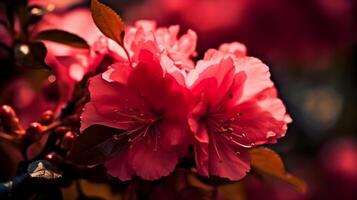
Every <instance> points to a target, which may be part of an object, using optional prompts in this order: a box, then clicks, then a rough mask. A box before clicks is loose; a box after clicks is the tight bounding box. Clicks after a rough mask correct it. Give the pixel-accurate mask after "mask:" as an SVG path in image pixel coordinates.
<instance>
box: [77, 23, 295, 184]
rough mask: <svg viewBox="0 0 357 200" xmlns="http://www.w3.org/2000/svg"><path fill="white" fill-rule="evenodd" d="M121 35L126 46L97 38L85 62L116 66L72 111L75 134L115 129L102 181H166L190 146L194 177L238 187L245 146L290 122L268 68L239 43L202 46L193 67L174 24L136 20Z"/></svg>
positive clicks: (189, 48) (188, 45) (192, 40)
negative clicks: (103, 60)
mask: <svg viewBox="0 0 357 200" xmlns="http://www.w3.org/2000/svg"><path fill="white" fill-rule="evenodd" d="M125 32H126V34H125V37H124V41H123V44H124V45H123V46H124V47H125V49H124V48H122V47H120V46H119V45H117V44H116V43H114V42H113V41H111V40H108V39H106V38H105V37H102V38H101V43H102V44H104V43H105V44H106V45H104V46H105V47H106V48H102V49H105V50H103V51H96V53H95V54H94V55H95V56H96V57H98V56H99V57H103V54H107V55H110V57H112V58H114V60H115V64H112V65H110V66H109V67H108V68H107V70H106V71H105V72H104V73H101V74H98V75H96V76H94V77H93V78H91V79H90V82H89V92H90V101H89V102H88V103H87V104H86V105H85V107H84V108H83V112H82V114H81V131H84V130H85V129H87V128H89V127H91V126H93V125H104V126H107V127H111V128H114V129H118V131H116V132H115V134H113V138H112V140H113V141H114V142H113V145H121V148H120V151H119V152H118V153H116V154H115V155H114V156H113V157H111V158H109V159H108V161H106V162H105V166H106V168H107V169H108V172H109V173H110V174H111V175H113V176H115V177H118V178H119V179H121V180H130V179H131V178H132V176H140V177H142V178H144V179H147V180H154V179H158V178H160V177H162V176H167V175H169V174H170V173H171V172H172V171H173V170H174V169H175V167H176V165H177V163H178V161H179V160H180V158H182V157H184V156H185V155H186V153H187V151H188V149H189V148H188V146H190V145H192V146H193V147H194V148H193V150H194V155H195V161H196V168H197V171H198V173H199V174H201V175H204V176H219V177H224V178H228V179H230V180H239V179H241V178H243V177H244V176H245V175H246V173H247V172H248V171H249V170H250V161H249V153H248V149H249V148H251V147H255V146H257V145H262V144H266V143H273V142H276V140H277V139H278V138H280V137H282V136H284V134H285V132H286V129H287V124H288V123H289V122H291V119H290V117H289V115H288V114H287V113H286V108H285V106H284V104H283V102H282V101H281V100H280V99H279V98H278V96H277V92H276V89H275V87H274V84H273V82H272V81H271V80H270V73H269V68H268V67H267V66H266V65H265V64H263V63H262V62H261V61H260V60H259V59H257V58H254V57H249V56H247V54H246V48H245V46H244V45H243V44H240V43H237V42H235V43H230V44H223V45H221V46H220V48H219V49H218V50H216V49H209V50H208V51H207V52H206V54H205V56H204V58H203V59H202V60H199V61H197V62H196V64H195V63H194V61H193V60H192V57H194V56H195V54H196V52H195V48H196V40H197V36H196V34H195V32H194V31H192V30H188V31H187V33H186V34H184V35H182V36H181V37H178V33H179V26H170V27H168V28H157V27H156V24H155V23H154V22H152V21H138V22H137V23H136V24H135V26H129V27H127V28H126V30H125ZM96 44H97V43H96ZM96 46H98V45H96ZM94 60H96V59H94ZM95 63H98V62H95ZM88 134H89V133H88ZM104 149H105V148H104ZM99 153H100V152H99Z"/></svg>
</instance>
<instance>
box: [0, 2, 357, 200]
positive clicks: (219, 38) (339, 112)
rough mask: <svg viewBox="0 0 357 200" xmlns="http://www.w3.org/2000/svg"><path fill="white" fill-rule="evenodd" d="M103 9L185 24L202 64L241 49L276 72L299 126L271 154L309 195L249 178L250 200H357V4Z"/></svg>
mask: <svg viewBox="0 0 357 200" xmlns="http://www.w3.org/2000/svg"><path fill="white" fill-rule="evenodd" d="M47 2H52V3H54V4H56V7H57V9H58V10H57V11H56V12H59V13H61V12H67V11H68V10H76V9H81V8H83V7H87V6H88V5H89V2H88V1H82V0H72V1H70V0H58V1H55V0H49V1H47ZM102 2H103V3H106V4H108V5H110V6H111V7H112V8H114V9H115V10H116V11H118V12H119V13H120V15H121V16H122V17H123V18H124V21H125V22H126V23H127V24H130V23H133V22H135V20H138V19H154V20H156V21H157V22H158V24H159V25H160V26H167V25H173V24H179V25H180V26H181V31H182V32H186V30H187V29H192V30H194V31H196V32H197V34H198V46H197V49H198V50H197V51H198V56H197V57H196V59H197V60H198V59H200V58H202V57H203V54H204V52H205V50H206V49H208V48H218V46H219V45H220V44H221V43H224V42H233V41H239V42H241V43H244V44H245V45H246V46H247V48H248V54H249V55H251V56H255V57H258V58H260V59H261V60H263V61H264V62H265V63H266V64H267V65H268V66H269V67H270V70H271V73H272V79H273V80H274V82H275V83H276V85H277V87H278V89H279V93H280V96H281V97H282V99H283V100H284V101H285V103H286V105H287V107H288V110H289V113H290V114H291V116H292V118H293V120H294V122H293V123H292V124H291V125H290V127H289V129H288V133H287V135H286V137H284V138H283V139H281V140H280V141H279V142H278V144H277V145H272V146H271V148H273V149H275V150H276V151H278V152H279V153H280V154H281V155H282V157H283V159H284V161H285V162H286V166H287V168H288V169H289V171H291V172H292V173H295V174H296V175H298V176H300V177H302V178H303V179H305V180H306V181H307V183H308V185H309V189H308V192H307V193H306V194H304V195H303V194H300V193H298V192H297V191H295V190H294V189H293V188H291V187H290V186H287V185H284V184H283V183H280V182H277V181H272V182H269V183H265V182H263V181H260V180H257V179H250V178H248V180H247V181H246V184H245V187H246V189H247V194H246V196H247V197H248V199H253V200H255V199H265V200H270V199H271V200H290V199H291V200H295V199H296V200H300V199H324V200H328V199H331V200H335V199H351V200H352V199H357V191H356V189H355V187H356V185H357V84H356V82H357V1H355V0H264V1H261V0H103V1H102ZM0 35H1V33H0ZM2 79H3V80H1V81H0V82H1V83H2V86H1V88H4V84H5V81H4V80H5V76H4V77H3V76H2ZM19 84H20V83H19ZM23 95H28V94H23Z"/></svg>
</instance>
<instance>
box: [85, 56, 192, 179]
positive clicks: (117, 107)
mask: <svg viewBox="0 0 357 200" xmlns="http://www.w3.org/2000/svg"><path fill="white" fill-rule="evenodd" d="M135 53H137V52H135ZM155 53H156V52H151V51H149V50H148V49H141V50H140V53H138V59H137V65H136V66H135V67H132V66H130V65H129V64H128V63H127V62H122V63H117V64H115V65H113V66H111V67H110V68H109V69H108V70H107V71H106V72H105V73H103V74H101V75H97V76H95V77H94V78H93V79H91V81H90V84H89V91H90V95H91V100H90V102H89V103H87V104H86V106H85V107H84V109H83V113H82V116H81V130H84V129H86V128H87V127H90V126H92V125H95V124H100V125H105V126H108V127H112V128H116V129H119V130H122V132H120V131H118V134H116V135H114V140H115V144H122V145H123V148H122V150H121V151H119V152H118V153H117V154H116V155H115V156H114V157H112V158H111V159H110V160H109V161H107V162H106V163H105V166H106V167H107V169H108V172H109V174H111V175H112V176H115V177H118V178H119V179H121V180H129V179H131V177H132V176H134V175H137V176H140V177H142V178H144V179H148V180H153V179H158V178H160V177H161V176H166V175H168V174H170V173H171V172H172V171H173V170H174V168H175V166H176V164H177V162H178V159H179V157H180V156H181V155H182V153H184V152H185V150H186V147H187V145H186V144H187V139H186V138H187V137H188V136H189V135H190V134H189V128H188V125H187V120H186V116H187V107H188V106H187V98H186V88H185V87H184V86H183V85H182V83H179V81H178V80H176V78H175V77H174V76H173V75H171V73H169V72H168V71H167V70H166V67H164V66H162V65H161V63H160V60H159V58H158V57H157V56H156V54H155ZM175 76H178V74H176V75H175ZM180 80H183V77H182V78H181V79H180Z"/></svg>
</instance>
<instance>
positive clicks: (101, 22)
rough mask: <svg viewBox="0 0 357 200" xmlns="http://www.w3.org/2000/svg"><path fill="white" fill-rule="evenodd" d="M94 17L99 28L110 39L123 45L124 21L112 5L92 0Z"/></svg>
mask: <svg viewBox="0 0 357 200" xmlns="http://www.w3.org/2000/svg"><path fill="white" fill-rule="evenodd" d="M91 10H92V17H93V20H94V22H95V24H96V25H97V26H98V28H99V30H100V31H101V32H102V33H103V34H104V35H105V36H107V37H109V38H110V39H112V40H114V41H116V42H117V43H119V44H120V45H121V46H123V37H124V27H125V25H124V22H123V20H122V19H121V17H120V16H119V15H118V14H117V13H116V12H115V11H114V10H113V9H111V8H110V7H108V6H106V5H104V4H102V3H100V2H99V1H98V0H92V3H91Z"/></svg>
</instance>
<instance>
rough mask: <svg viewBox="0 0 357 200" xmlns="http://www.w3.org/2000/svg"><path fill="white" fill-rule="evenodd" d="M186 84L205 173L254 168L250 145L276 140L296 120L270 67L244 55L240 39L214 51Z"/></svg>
mask: <svg viewBox="0 0 357 200" xmlns="http://www.w3.org/2000/svg"><path fill="white" fill-rule="evenodd" d="M187 85H188V87H189V88H190V90H191V91H192V95H193V98H194V99H193V105H192V108H191V109H190V111H191V112H190V114H189V125H190V128H191V130H192V131H193V133H194V136H195V138H196V144H195V157H196V165H197V169H198V171H199V173H200V174H202V175H205V176H209V175H214V176H220V177H225V178H228V179H231V180H239V179H241V178H242V177H244V176H245V174H246V173H247V172H248V171H249V169H250V164H249V155H248V151H247V149H248V148H251V147H254V146H257V145H262V144H265V143H271V142H275V141H276V139H277V138H280V137H282V136H284V134H285V132H286V129H287V123H288V122H290V120H291V119H290V118H289V116H288V115H287V114H286V109H285V106H284V104H283V103H282V101H281V100H280V99H279V98H278V97H277V92H276V89H275V87H274V84H273V82H272V81H271V80H270V73H269V68H268V67H267V66H266V65H265V64H263V63H262V62H261V61H260V60H259V59H257V58H253V57H247V56H245V48H244V46H243V45H241V44H239V43H233V44H224V45H222V46H221V48H220V50H218V51H217V50H213V49H211V50H209V51H208V52H207V53H206V55H205V58H204V59H203V60H200V61H199V62H198V63H197V65H196V68H195V69H194V70H192V71H190V73H189V74H188V76H187Z"/></svg>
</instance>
